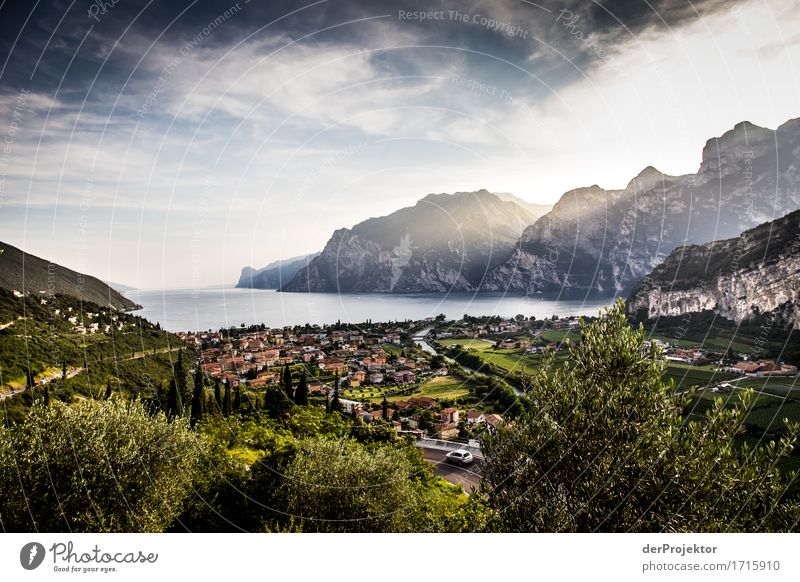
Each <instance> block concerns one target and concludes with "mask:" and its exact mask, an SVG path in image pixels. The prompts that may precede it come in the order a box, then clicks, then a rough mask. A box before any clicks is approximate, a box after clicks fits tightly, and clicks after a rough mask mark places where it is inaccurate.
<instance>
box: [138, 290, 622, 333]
mask: <svg viewBox="0 0 800 582" xmlns="http://www.w3.org/2000/svg"><path fill="white" fill-rule="evenodd" d="M125 295H126V296H127V297H129V298H130V299H131V300H132V301H135V302H136V303H138V304H140V305H142V306H143V309H141V310H139V311H136V312H134V313H135V314H136V315H140V316H142V317H144V318H146V319H149V320H150V321H153V322H156V321H157V322H159V323H160V324H161V327H162V328H164V329H166V330H169V331H201V330H208V329H212V330H217V329H219V328H221V327H231V326H239V325H241V324H242V323H244V324H245V325H251V324H259V323H264V324H266V325H267V326H269V327H282V326H285V325H298V324H304V323H311V324H324V323H335V322H336V321H342V322H347V323H360V322H364V321H366V320H367V319H371V320H372V321H375V322H379V321H397V320H404V319H414V320H419V319H424V318H426V317H435V316H436V315H438V314H440V313H444V314H445V315H446V316H447V317H448V319H460V318H461V317H462V316H463V315H465V314H467V315H473V316H480V315H500V316H502V317H513V316H514V315H517V314H519V313H521V314H523V315H525V316H531V315H534V316H536V318H538V319H541V318H543V317H550V316H552V315H558V316H564V315H597V312H598V310H599V309H600V308H601V307H603V306H605V305H608V304H609V303H610V302H611V301H612V299H610V298H607V297H606V298H591V299H568V300H565V299H549V298H548V299H545V298H539V297H525V296H522V295H503V294H501V293H480V294H471V293H458V294H453V293H451V294H448V295H428V294H423V295H388V294H380V293H363V294H335V293H280V292H278V291H274V290H269V289H236V288H234V287H209V288H204V289H164V290H162V289H158V290H137V291H130V292H128V293H126V294H125Z"/></svg>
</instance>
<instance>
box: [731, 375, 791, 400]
mask: <svg viewBox="0 0 800 582" xmlns="http://www.w3.org/2000/svg"><path fill="white" fill-rule="evenodd" d="M736 386H739V387H742V388H752V389H753V390H755V391H756V392H768V393H770V394H776V395H778V396H790V397H793V398H800V382H798V378H785V377H784V378H742V379H741V380H738V381H737V382H736Z"/></svg>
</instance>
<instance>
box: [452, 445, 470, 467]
mask: <svg viewBox="0 0 800 582" xmlns="http://www.w3.org/2000/svg"><path fill="white" fill-rule="evenodd" d="M445 459H446V460H447V461H449V462H450V463H455V464H457V465H469V464H470V463H471V462H472V461H473V460H474V457H473V456H472V453H470V452H469V451H467V450H465V449H458V450H457V451H450V452H449V453H447V454H446V455H445Z"/></svg>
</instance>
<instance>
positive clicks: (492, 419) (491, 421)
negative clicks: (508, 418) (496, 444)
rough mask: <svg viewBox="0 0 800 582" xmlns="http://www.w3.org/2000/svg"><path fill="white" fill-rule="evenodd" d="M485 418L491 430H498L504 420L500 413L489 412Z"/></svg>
mask: <svg viewBox="0 0 800 582" xmlns="http://www.w3.org/2000/svg"><path fill="white" fill-rule="evenodd" d="M484 418H485V421H486V426H487V427H488V428H489V429H490V430H496V429H497V427H498V426H499V425H500V424H502V422H503V417H502V416H500V415H499V414H487V415H486V416H485V417H484Z"/></svg>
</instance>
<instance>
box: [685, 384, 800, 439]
mask: <svg viewBox="0 0 800 582" xmlns="http://www.w3.org/2000/svg"><path fill="white" fill-rule="evenodd" d="M753 380H756V378H753ZM771 380H775V378H773V379H771ZM743 382H744V380H742V381H740V382H736V383H735V384H734V386H735V387H736V388H734V389H732V390H724V391H721V392H711V391H710V390H706V391H702V392H699V393H698V394H697V399H696V400H695V402H694V403H693V404H692V406H691V413H692V418H693V419H698V418H700V417H701V416H702V415H703V414H704V413H705V411H706V410H708V409H709V408H711V407H712V406H713V404H714V401H715V400H717V399H722V402H723V403H724V405H725V406H726V407H733V406H735V405H737V404H738V403H739V398H738V393H739V392H740V390H739V389H738V388H747V387H750V388H753V390H754V391H756V394H755V398H754V401H753V405H752V410H751V411H750V413H749V414H748V415H747V421H746V422H747V424H749V425H750V426H751V427H754V428H755V429H758V430H760V431H765V432H778V431H780V430H781V429H783V427H784V422H783V421H784V418H786V419H788V420H789V421H790V422H800V401H798V400H795V399H794V398H787V397H784V396H779V395H776V394H774V393H770V392H766V391H765V392H759V391H758V390H759V388H763V387H764V386H763V380H762V385H761V386H760V387H758V386H743V385H742V383H743ZM776 386H777V385H776ZM774 387H775V386H773V388H774Z"/></svg>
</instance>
